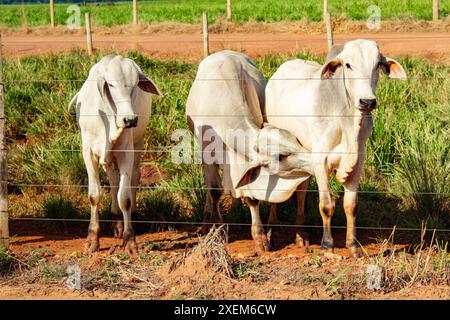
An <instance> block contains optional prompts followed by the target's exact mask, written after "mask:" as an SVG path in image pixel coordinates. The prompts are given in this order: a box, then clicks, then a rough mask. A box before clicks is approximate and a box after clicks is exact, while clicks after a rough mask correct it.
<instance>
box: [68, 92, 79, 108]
mask: <svg viewBox="0 0 450 320" xmlns="http://www.w3.org/2000/svg"><path fill="white" fill-rule="evenodd" d="M77 98H78V92H77V94H76V95H74V96H73V98H72V100H70V102H69V105H68V106H67V111H68V112H70V109H71V108H72V106H73V105H74V104H76V102H77Z"/></svg>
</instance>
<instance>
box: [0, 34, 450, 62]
mask: <svg viewBox="0 0 450 320" xmlns="http://www.w3.org/2000/svg"><path fill="white" fill-rule="evenodd" d="M446 29H447V31H442V30H440V31H430V32H421V31H420V32H419V31H411V32H384V31H382V32H376V33H375V32H366V31H364V30H365V29H361V30H359V31H355V32H353V33H348V32H346V31H342V32H338V31H336V33H335V36H334V39H335V43H338V44H339V43H345V42H346V41H349V40H352V39H358V38H364V39H372V40H374V41H377V43H378V44H379V45H380V48H381V50H382V51H383V53H384V54H386V55H390V56H403V57H404V56H413V57H422V58H425V59H427V60H429V61H431V62H433V63H445V64H449V63H450V56H449V54H448V53H449V52H450V33H449V32H448V28H446ZM289 30H290V29H289V28H287V29H286V30H284V29H280V30H278V31H277V32H273V33H270V32H264V31H261V30H258V29H254V31H251V32H245V31H240V30H237V31H232V32H224V33H222V32H219V33H212V34H210V50H211V52H215V51H219V50H223V49H232V50H238V51H242V52H245V53H247V54H249V55H250V56H251V57H252V58H255V59H256V58H259V57H261V56H264V55H267V54H287V53H291V52H292V51H308V52H311V53H313V54H319V55H324V54H325V53H326V52H327V44H326V37H325V34H324V33H320V32H317V33H315V32H304V31H301V32H300V31H299V32H295V31H292V30H290V31H289ZM191 31H192V30H189V28H188V29H187V30H186V31H185V33H174V32H166V33H162V32H157V33H121V32H120V31H117V32H115V31H108V32H101V31H97V32H95V33H94V35H93V42H94V47H95V48H96V49H105V50H115V51H117V52H123V51H129V50H137V51H139V52H141V53H143V54H145V55H148V56H150V57H153V58H155V59H163V60H171V59H181V60H188V61H198V60H200V59H202V57H203V44H202V36H201V34H200V33H197V32H191ZM3 44H4V54H5V55H6V56H9V57H16V56H19V57H20V56H29V55H45V54H50V53H53V54H57V53H61V52H67V51H69V50H71V49H74V48H82V49H84V48H85V47H86V38H85V36H84V35H83V34H82V33H73V34H61V33H59V34H58V32H56V34H48V33H45V32H43V33H42V34H39V33H38V32H35V33H30V34H13V33H11V32H10V33H9V34H8V33H7V34H6V35H5V36H4V37H3Z"/></svg>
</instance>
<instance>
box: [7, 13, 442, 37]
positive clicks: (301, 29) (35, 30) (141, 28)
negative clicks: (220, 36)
mask: <svg viewBox="0 0 450 320" xmlns="http://www.w3.org/2000/svg"><path fill="white" fill-rule="evenodd" d="M333 30H334V32H335V33H357V32H373V33H376V32H425V31H426V32H433V31H434V32H448V31H449V30H450V18H448V17H447V18H446V19H441V20H439V21H437V22H434V21H428V20H419V19H414V18H411V17H409V18H408V17H407V18H403V19H398V18H393V19H388V20H382V21H381V29H380V30H374V31H371V30H369V29H368V28H367V25H366V22H365V21H354V20H349V19H347V18H346V17H344V16H336V17H333ZM0 31H1V32H2V33H3V34H5V35H23V34H33V35H41V36H43V35H58V34H59V35H61V34H73V35H83V34H84V32H85V31H84V28H80V29H68V28H66V27H65V26H62V25H58V26H56V27H55V29H52V28H50V27H47V26H39V27H32V28H31V27H28V26H26V27H23V26H22V27H17V28H5V27H2V28H0ZM201 32H202V25H201V24H200V23H183V22H174V21H164V22H155V23H139V24H138V25H136V26H135V25H115V26H111V27H105V26H101V25H94V27H93V33H95V34H97V35H118V34H157V33H164V34H181V33H187V34H201ZM209 32H210V33H232V32H235V33H261V32H262V33H298V34H323V33H325V32H326V29H325V24H324V23H323V21H310V20H308V19H307V18H303V19H301V20H299V21H289V20H287V21H278V22H260V21H255V20H250V21H247V22H234V21H233V22H229V21H227V20H226V19H224V18H222V17H218V18H217V19H216V22H215V23H213V24H211V25H210V26H209Z"/></svg>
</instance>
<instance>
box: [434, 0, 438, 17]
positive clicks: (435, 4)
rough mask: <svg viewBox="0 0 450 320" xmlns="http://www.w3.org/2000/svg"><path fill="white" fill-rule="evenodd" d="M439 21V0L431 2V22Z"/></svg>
mask: <svg viewBox="0 0 450 320" xmlns="http://www.w3.org/2000/svg"><path fill="white" fill-rule="evenodd" d="M438 20H439V0H433V21H438Z"/></svg>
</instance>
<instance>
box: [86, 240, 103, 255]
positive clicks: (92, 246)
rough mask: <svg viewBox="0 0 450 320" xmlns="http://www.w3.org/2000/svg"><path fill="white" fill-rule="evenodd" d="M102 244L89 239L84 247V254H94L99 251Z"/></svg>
mask: <svg viewBox="0 0 450 320" xmlns="http://www.w3.org/2000/svg"><path fill="white" fill-rule="evenodd" d="M99 247H100V243H99V241H98V239H88V240H87V241H86V243H85V245H84V254H92V253H94V252H97V251H98V248H99Z"/></svg>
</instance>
